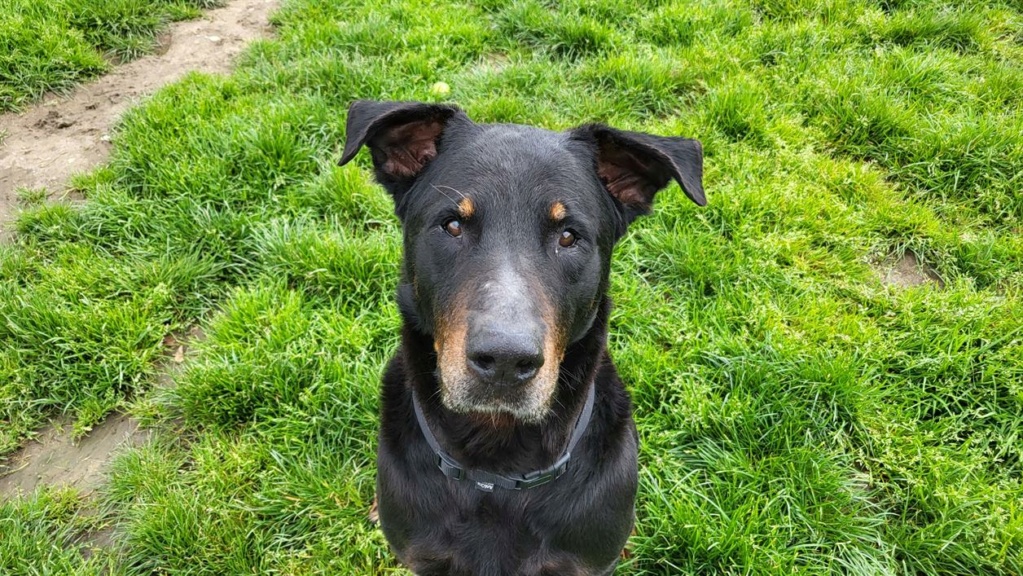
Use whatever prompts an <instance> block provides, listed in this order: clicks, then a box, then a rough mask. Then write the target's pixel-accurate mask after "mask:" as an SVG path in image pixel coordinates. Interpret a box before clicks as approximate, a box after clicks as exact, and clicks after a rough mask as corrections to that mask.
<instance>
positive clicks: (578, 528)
mask: <svg viewBox="0 0 1023 576" xmlns="http://www.w3.org/2000/svg"><path fill="white" fill-rule="evenodd" d="M363 144H366V145H367V146H368V147H369V149H370V151H371V152H372V156H373V165H374V167H375V169H376V178H377V180H378V181H379V182H380V183H381V184H382V185H383V186H384V187H385V188H386V189H387V190H388V192H390V194H391V196H393V198H394V203H395V206H396V212H397V214H398V217H399V219H400V220H401V222H402V226H403V228H404V239H405V256H404V263H403V267H402V279H401V283H400V286H399V288H398V305H399V308H400V309H401V313H402V316H403V318H404V328H403V331H402V343H401V348H400V349H399V350H398V352H397V353H396V354H395V357H394V359H393V360H392V361H391V363H390V366H389V367H388V369H387V373H386V374H385V375H384V381H383V392H382V400H381V417H380V419H381V428H380V439H379V440H380V445H379V450H378V453H377V465H378V468H379V470H378V476H377V498H378V504H379V514H380V524H381V527H382V528H383V531H384V535H385V536H386V537H387V540H388V542H389V543H390V545H391V547H392V548H393V550H394V552H395V554H397V556H398V558H399V559H400V560H401V561H402V562H403V563H404V564H405V565H407V566H408V567H409V568H410V569H412V571H414V572H415V573H417V574H420V575H426V574H431V575H432V574H436V575H494V576H503V575H523V576H526V575H530V576H532V575H541V574H544V575H551V576H554V575H559V576H564V575H572V574H609V573H611V572H612V571H613V570H614V566H615V564H616V561H617V559H618V557H619V554H620V552H621V551H622V547H623V546H624V545H625V542H626V540H627V539H628V536H629V533H630V531H631V530H632V525H633V519H634V505H635V497H636V483H637V466H636V450H637V436H636V428H635V424H633V421H632V413H631V412H632V408H631V405H630V401H629V395H628V393H627V392H626V390H625V387H624V386H623V385H622V382H621V380H620V379H619V377H618V374H617V372H616V371H615V367H614V365H613V364H612V362H611V359H610V357H609V356H608V352H607V346H606V337H607V322H608V311H609V309H610V302H609V300H608V297H607V295H606V292H607V287H608V271H609V267H610V261H611V253H612V251H613V249H614V245H615V242H616V241H617V240H618V239H619V238H620V237H621V236H622V235H623V234H624V233H625V230H626V227H627V226H628V225H629V223H630V222H631V221H632V220H633V219H634V218H635V217H636V216H638V215H640V214H644V213H646V212H648V211H649V210H650V207H651V204H652V203H653V199H654V194H655V193H656V192H657V191H658V190H660V189H661V188H663V187H664V186H666V185H667V184H668V183H669V182H670V181H671V180H672V179H674V180H676V181H677V182H678V183H679V184H680V185H681V186H682V189H683V190H684V191H685V193H686V194H687V195H688V196H689V198H691V199H692V200H693V201H694V202H696V203H697V204H700V205H704V204H705V203H706V200H705V198H704V194H703V187H702V182H701V180H702V172H703V155H702V148H701V146H700V143H699V142H697V141H695V140H688V139H683V138H664V137H659V136H652V135H648V134H640V133H635V132H624V131H619V130H615V129H613V128H608V127H606V126H600V125H589V126H583V127H580V128H576V129H574V130H570V131H568V132H562V133H558V132H550V131H547V130H541V129H538V128H530V127H526V126H518V125H509V124H496V125H488V124H476V123H474V122H473V121H472V120H470V119H469V118H468V117H467V116H466V115H465V114H464V113H463V112H462V111H460V110H459V109H458V108H455V107H453V106H448V105H432V104H422V103H411V102H365V101H360V102H356V103H354V104H352V106H351V109H350V110H349V111H348V135H347V142H346V144H345V149H344V152H343V154H342V157H341V164H345V163H347V162H348V161H349V160H351V159H352V157H353V156H354V155H355V153H356V152H358V150H359V148H360V147H361V146H362V145H363Z"/></svg>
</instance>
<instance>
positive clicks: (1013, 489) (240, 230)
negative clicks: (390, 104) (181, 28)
mask: <svg viewBox="0 0 1023 576" xmlns="http://www.w3.org/2000/svg"><path fill="white" fill-rule="evenodd" d="M274 22H275V24H276V26H277V37H276V39H274V40H272V41H262V42H257V43H255V44H254V45H253V46H251V47H250V48H249V50H248V51H247V52H246V53H245V55H244V56H243V58H242V62H241V65H240V67H239V69H238V70H237V71H236V72H235V73H234V74H233V75H232V76H230V77H212V76H202V75H191V76H188V77H186V78H185V79H184V80H182V81H180V82H178V83H176V84H174V85H171V86H169V87H167V88H165V89H163V90H162V91H160V92H159V93H157V94H156V95H155V96H154V97H153V98H151V99H150V100H148V101H147V102H146V103H144V104H143V105H141V106H140V107H138V108H136V109H134V110H132V111H131V112H130V113H129V114H128V115H127V117H126V118H125V119H124V120H123V122H122V123H121V125H120V127H119V129H118V130H117V132H116V134H115V138H114V140H115V148H114V153H113V158H112V160H111V162H110V164H109V165H108V166H106V167H104V168H101V169H99V170H97V171H96V172H94V173H92V174H90V175H88V176H85V177H82V178H80V179H79V180H78V182H77V186H78V188H79V189H80V190H81V191H82V192H83V193H84V194H85V195H86V197H87V198H88V202H87V203H85V204H84V205H82V206H80V207H75V208H71V207H69V206H65V205H40V206H38V207H36V208H34V209H32V210H30V211H28V212H27V213H26V214H25V215H23V216H22V217H21V219H20V220H19V221H18V225H17V227H18V230H17V231H18V235H17V239H16V244H14V245H11V246H5V247H2V248H0V317H2V318H3V322H2V323H0V424H2V425H0V453H3V452H9V451H11V450H12V449H13V448H14V447H15V446H16V445H17V444H18V443H19V442H20V441H21V439H22V438H24V436H25V435H26V434H27V433H28V432H29V431H30V430H32V429H33V427H35V426H38V425H39V424H40V423H41V422H43V421H44V420H45V419H46V418H47V417H48V416H50V415H53V414H55V413H58V412H68V413H71V414H73V415H74V416H75V418H76V430H77V431H78V432H79V433H85V432H86V431H87V430H88V429H89V428H90V427H91V426H93V425H95V424H96V423H97V422H98V421H99V420H100V419H101V418H102V417H103V415H104V414H106V413H107V412H108V411H109V410H111V409H114V408H122V409H124V408H127V409H132V410H135V411H136V412H137V413H139V414H143V415H145V416H146V417H147V419H148V420H150V421H152V422H154V423H156V424H157V425H158V428H159V429H161V430H165V431H164V432H162V433H158V434H157V435H156V437H155V439H154V440H153V441H152V442H151V443H150V444H147V445H146V446H143V447H141V448H139V449H136V450H133V451H130V452H128V453H127V454H125V455H123V456H122V457H121V458H120V459H119V460H118V462H117V465H116V466H115V469H114V470H113V473H112V475H111V481H110V485H109V487H108V488H107V489H106V492H105V493H104V494H103V495H102V497H101V498H100V503H101V504H102V508H103V510H108V511H109V513H108V514H107V515H106V516H104V518H105V520H104V521H108V522H113V523H115V524H116V525H117V527H118V528H117V529H118V532H117V534H118V535H119V536H118V537H117V539H116V546H115V547H114V548H113V549H112V550H110V551H108V552H107V553H105V554H101V555H100V556H99V557H97V556H91V557H90V559H89V560H88V561H84V560H82V559H81V556H80V555H76V554H77V550H78V547H79V546H81V544H78V543H77V542H78V540H76V539H75V537H74V534H76V533H77V532H80V531H82V530H86V529H87V527H82V526H79V525H78V524H76V520H74V518H77V517H78V516H76V515H75V510H76V508H75V506H80V505H78V504H74V502H75V501H74V499H73V498H70V497H68V496H60V495H59V494H58V495H57V496H54V495H53V494H51V493H44V494H40V495H36V496H34V497H33V498H30V499H28V500H24V501H17V502H14V503H11V504H7V505H5V506H4V507H3V508H0V523H6V524H10V525H11V526H13V527H16V529H17V531H18V534H19V539H18V540H11V539H7V538H0V572H4V573H8V572H10V573H14V574H19V573H36V572H31V571H29V570H28V569H26V568H24V566H25V564H24V560H25V559H26V558H28V559H32V560H33V561H34V562H33V563H32V566H35V567H36V568H37V572H39V571H42V568H39V567H43V566H46V567H49V568H48V569H49V570H50V571H51V572H64V573H68V572H71V573H84V574H89V573H92V572H90V570H92V571H95V570H97V567H96V566H97V564H96V563H97V562H100V563H103V567H104V569H105V570H108V573H112V574H152V573H161V574H211V575H214V574H235V573H261V574H263V573H266V574H273V573H279V574H317V573H337V574H348V573H351V574H362V573H374V574H386V573H396V572H399V569H398V568H397V567H396V566H395V562H394V560H393V557H392V556H391V555H390V554H389V553H388V552H387V550H386V546H385V543H384V541H383V539H382V537H381V535H380V534H379V532H378V531H377V530H376V529H375V528H373V527H372V526H370V525H369V524H368V523H367V521H366V520H365V514H366V511H367V510H368V508H369V503H370V501H371V499H372V496H373V479H374V446H375V434H376V411H377V407H378V406H377V389H378V382H379V376H380V374H381V372H382V371H383V367H384V364H385V362H386V360H387V358H388V355H389V354H390V353H391V352H392V351H393V349H394V346H395V345H396V341H397V329H398V326H399V323H400V319H399V316H398V313H397V310H396V308H395V306H394V304H393V303H392V293H393V290H394V287H395V283H396V280H397V274H398V264H399V258H400V250H401V242H400V229H399V227H398V224H397V222H396V220H395V218H394V217H393V216H392V213H391V206H390V203H389V200H388V198H387V197H386V194H385V193H384V192H383V191H382V190H380V189H379V188H378V187H377V186H375V185H374V184H373V183H372V181H371V177H370V173H369V170H368V158H367V157H366V156H365V155H363V156H360V158H359V160H358V161H357V162H355V163H354V164H352V165H349V166H346V167H345V168H338V167H336V166H335V161H336V158H337V156H338V154H339V148H340V145H341V143H342V141H343V138H344V134H343V126H344V111H345V109H346V107H347V104H348V103H349V102H350V101H351V100H353V99H355V98H389V99H420V100H430V99H435V98H436V97H435V96H431V95H430V93H429V87H430V86H431V85H432V84H433V83H434V82H436V81H444V82H447V83H448V84H450V86H451V87H452V92H451V94H450V99H451V100H452V101H454V102H456V103H458V104H459V105H461V106H463V107H464V108H465V109H466V110H467V111H468V112H469V114H470V115H471V116H472V117H473V118H475V119H477V120H479V121H491V122H506V121H508V122H525V123H530V124H537V125H541V126H546V127H549V128H552V129H562V128H566V127H570V126H573V125H576V124H581V123H585V122H589V121H594V120H599V121H604V122H607V123H610V124H614V125H616V126H619V127H623V128H629V129H636V130H647V131H651V132H656V133H661V134H683V135H688V136H694V137H699V138H700V139H701V140H703V142H704V145H705V149H706V155H707V157H706V187H707V190H708V192H709V199H710V205H709V206H708V207H707V208H698V207H695V206H693V205H692V204H691V203H690V202H688V201H687V200H686V198H685V196H684V195H683V194H682V192H681V191H680V190H679V189H677V188H676V187H673V188H671V189H669V190H667V191H665V192H664V193H662V194H661V195H660V196H659V199H658V201H657V205H656V208H655V211H654V214H653V215H652V216H650V217H648V218H646V219H643V220H642V221H640V222H637V224H636V225H635V226H634V227H633V229H632V231H631V232H630V235H629V236H628V237H627V238H626V239H624V240H623V242H622V243H621V244H620V245H619V247H618V249H617V253H616V260H615V264H614V270H613V283H612V294H613V297H614V298H615V301H616V308H615V311H614V314H613V317H612V336H611V349H612V353H613V355H614V357H615V359H616V361H617V363H618V365H619V368H620V371H621V373H622V375H623V377H624V378H625V380H626V381H627V382H628V383H629V389H630V391H631V393H632V395H633V398H634V400H635V409H636V419H637V422H638V426H639V430H640V436H641V440H642V447H641V452H640V465H641V472H640V474H641V487H640V493H639V498H638V502H637V510H638V526H637V534H636V536H634V537H633V538H632V539H631V547H632V549H633V555H632V557H631V559H630V560H628V561H627V562H625V563H624V565H623V566H622V567H621V568H620V569H619V571H618V573H619V574H633V575H641V574H642V575H651V574H703V573H725V574H780V573H786V574H788V573H798V574H807V575H810V574H813V575H817V574H863V575H875V574H964V575H965V574H996V575H997V574H1003V575H1007V576H1008V575H1015V574H1020V573H1023V504H1021V503H1023V486H1021V482H1023V438H1021V435H1023V328H1021V326H1023V195H1021V194H1020V193H1019V188H1020V184H1021V182H1020V174H1021V172H1020V171H1019V169H1018V168H1017V167H1018V166H1021V165H1023V130H1021V128H1023V108H1021V105H1023V96H1021V95H1023V64H1021V62H1023V34H1020V32H1019V30H1020V29H1021V24H1023V11H1021V7H1020V6H1019V5H1018V3H1014V2H1008V1H1006V2H988V3H984V4H983V6H979V5H972V4H970V5H967V4H966V3H952V2H940V1H928V0H904V1H894V0H883V1H882V0H878V1H868V0H702V1H696V2H680V1H679V2H670V1H665V2H652V1H651V2H643V3H638V4H637V3H636V2H631V1H628V2H627V1H625V0H617V1H614V0H606V1H595V0H589V1H587V0H574V1H569V0H566V1H564V2H539V1H523V0H515V1H511V0H509V1H501V0H489V1H486V2H480V3H474V4H468V3H459V2H452V1H446V0H437V1H435V2H430V3H421V2H411V1H402V0H389V1H386V2H384V3H380V2H360V1H351V2H340V1H330V2H328V1H321V0H315V1H314V0H291V1H290V2H286V3H285V4H284V6H283V8H282V9H281V10H280V11H279V12H278V13H277V15H276V16H275V17H274ZM907 250H909V251H912V252H913V253H914V254H916V255H917V256H918V257H919V258H920V259H921V260H922V261H923V262H925V263H927V265H929V266H931V267H933V268H934V270H935V271H936V273H937V274H938V275H939V276H940V277H941V279H942V280H943V282H944V287H938V286H935V285H924V286H918V287H909V288H897V287H891V286H886V285H885V284H884V283H883V282H882V280H881V277H882V276H883V274H882V273H881V272H879V270H880V269H881V268H883V265H884V263H885V262H888V261H890V260H891V259H893V258H896V257H898V256H899V255H901V254H902V253H903V252H905V251H907ZM195 323H198V324H200V325H201V326H202V327H203V329H204V331H205V333H206V335H207V337H206V339H205V340H204V341H203V342H201V343H200V344H198V350H197V352H196V354H195V355H194V356H192V357H191V358H190V359H189V360H188V361H187V362H186V363H185V364H184V366H183V369H182V371H181V372H180V374H179V375H178V376H177V378H176V379H177V382H178V386H177V388H176V389H174V390H173V391H156V392H151V389H152V387H153V375H154V373H155V372H156V371H158V370H159V368H158V366H159V362H160V361H161V358H162V357H163V356H164V355H165V354H166V353H167V351H166V350H165V349H164V347H163V344H162V342H163V338H164V337H165V336H166V335H167V334H169V333H172V332H176V331H179V330H183V329H185V328H187V327H188V326H191V325H193V324H195ZM4 534H6V532H4ZM93 558H97V559H96V560H93ZM19 561H20V562H22V564H18V562H19Z"/></svg>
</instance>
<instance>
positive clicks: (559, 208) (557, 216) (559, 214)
mask: <svg viewBox="0 0 1023 576" xmlns="http://www.w3.org/2000/svg"><path fill="white" fill-rule="evenodd" d="M566 212H567V210H566V209H565V205H564V204H562V203H561V202H555V203H554V204H551V220H554V221H555V222H559V221H561V220H564V219H565V213H566Z"/></svg>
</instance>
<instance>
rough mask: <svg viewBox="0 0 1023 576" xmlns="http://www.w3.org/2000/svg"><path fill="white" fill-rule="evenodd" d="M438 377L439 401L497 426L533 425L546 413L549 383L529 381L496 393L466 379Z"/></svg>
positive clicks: (458, 411)
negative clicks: (518, 388) (440, 381)
mask: <svg viewBox="0 0 1023 576" xmlns="http://www.w3.org/2000/svg"><path fill="white" fill-rule="evenodd" d="M454 380H455V382H450V381H445V380H442V384H441V387H440V392H441V393H440V400H441V403H442V404H443V405H444V407H445V408H447V409H448V410H451V411H452V412H457V413H459V414H465V415H467V416H471V417H472V418H473V419H474V420H478V421H479V422H480V423H487V424H491V425H493V426H494V427H497V428H501V427H505V426H510V425H514V424H515V423H523V424H536V423H539V422H541V421H542V420H544V419H545V418H546V417H547V416H548V415H550V412H551V409H550V405H551V400H552V394H551V393H550V392H548V390H552V389H553V386H545V385H544V383H543V382H530V383H529V384H527V385H526V386H524V387H523V388H522V389H521V390H517V391H514V392H510V393H502V394H496V393H494V392H492V391H488V390H487V389H486V386H484V385H482V384H478V383H476V382H471V381H466V380H469V379H468V378H466V379H454Z"/></svg>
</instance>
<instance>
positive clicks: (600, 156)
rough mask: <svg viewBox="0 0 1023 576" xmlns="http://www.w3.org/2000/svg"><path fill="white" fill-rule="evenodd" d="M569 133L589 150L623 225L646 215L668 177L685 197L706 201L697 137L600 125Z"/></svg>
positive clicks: (701, 203) (701, 202)
mask: <svg viewBox="0 0 1023 576" xmlns="http://www.w3.org/2000/svg"><path fill="white" fill-rule="evenodd" d="M572 137H573V138H576V139H578V140H583V141H586V142H589V143H590V144H591V145H592V146H593V147H594V148H595V165H596V170H597V176H598V177H599V178H600V181H601V182H602V183H603V184H604V187H605V188H607V191H608V192H609V193H610V194H611V196H613V197H614V198H615V199H616V200H618V202H619V203H621V205H622V207H623V209H624V213H625V223H626V224H628V223H630V222H632V220H634V219H635V218H636V216H640V215H642V214H648V213H649V212H650V207H651V206H652V205H653V202H654V195H655V194H656V193H657V192H658V191H659V190H661V189H662V188H664V187H665V186H667V185H668V182H670V181H671V180H672V179H674V180H675V181H676V182H678V184H679V186H681V187H682V191H683V192H685V193H686V196H688V197H689V199H690V200H692V201H693V202H696V203H697V204H699V205H700V206H706V205H707V197H706V196H704V194H703V146H701V145H700V142H699V141H698V140H691V139H689V138H672V137H665V136H654V135H652V134H644V133H642V132H626V131H624V130H616V129H614V128H609V127H607V126H603V125H600V124H590V125H587V126H581V127H579V128H576V129H575V130H573V131H572Z"/></svg>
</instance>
